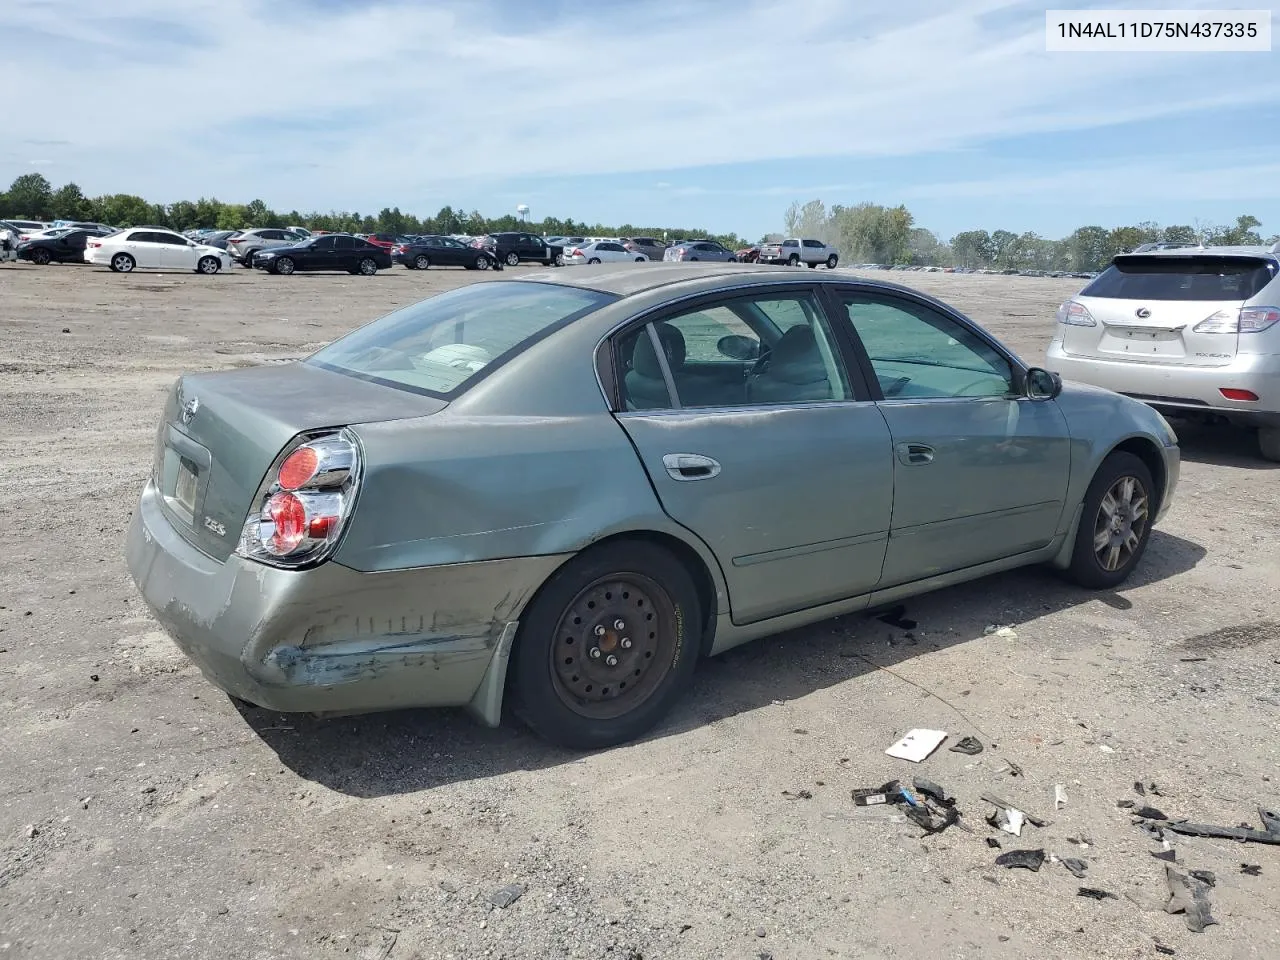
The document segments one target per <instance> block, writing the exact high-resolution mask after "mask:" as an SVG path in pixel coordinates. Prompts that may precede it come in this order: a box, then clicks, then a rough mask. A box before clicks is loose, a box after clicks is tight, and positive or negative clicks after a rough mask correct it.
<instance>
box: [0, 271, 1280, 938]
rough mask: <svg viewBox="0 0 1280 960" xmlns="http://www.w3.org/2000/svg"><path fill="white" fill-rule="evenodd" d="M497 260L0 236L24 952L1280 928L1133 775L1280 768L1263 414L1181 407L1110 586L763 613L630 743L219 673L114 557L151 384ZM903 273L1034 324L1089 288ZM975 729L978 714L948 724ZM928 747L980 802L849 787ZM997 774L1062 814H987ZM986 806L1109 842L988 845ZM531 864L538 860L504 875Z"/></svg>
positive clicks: (0, 872)
mask: <svg viewBox="0 0 1280 960" xmlns="http://www.w3.org/2000/svg"><path fill="white" fill-rule="evenodd" d="M518 272H520V271H511V273H518ZM511 273H508V274H505V275H498V276H499V277H500V276H510V275H511ZM879 276H881V277H883V276H884V275H883V274H880V275H879ZM492 279H495V277H494V276H493V275H488V276H485V275H476V274H473V273H465V272H463V271H431V272H430V273H425V274H420V273H414V272H409V271H405V270H396V271H393V272H391V273H387V274H382V275H379V276H378V277H375V278H372V279H365V278H356V277H348V276H346V275H341V276H294V277H289V278H284V277H279V278H276V277H267V276H264V275H253V274H250V273H249V272H248V271H244V270H236V271H235V272H233V273H232V274H229V275H223V276H215V277H198V276H187V275H164V276H159V275H155V274H137V275H133V276H127V277H126V276H116V275H113V274H110V273H108V272H104V271H97V270H94V269H90V268H87V267H75V266H70V267H68V266H61V267H59V266H53V267H46V268H43V269H42V268H36V267H31V266H27V265H4V266H0V337H2V339H0V426H2V428H3V429H0V481H3V484H4V489H5V490H6V491H7V495H6V496H5V497H4V498H3V499H2V500H0V522H2V523H3V527H2V529H3V531H4V536H5V540H6V546H7V549H6V550H5V551H4V554H3V557H0V722H2V723H3V729H4V734H5V735H4V736H3V737H0V769H2V770H3V771H4V775H3V778H2V779H0V845H3V848H4V854H3V859H2V860H0V956H3V957H15V958H16V957H23V958H41V960H53V958H94V960H104V958H126V957H127V958H131V960H133V958H172V957H178V956H182V957H233V958H283V957H306V958H309V960H320V958H327V957H347V956H350V957H358V958H367V960H408V958H415V957H416V958H423V960H426V958H436V957H440V958H445V957H453V958H459V960H461V958H468V960H469V958H477V957H493V958H548V957H557V958H558V957H612V958H623V960H640V958H644V960H656V958H676V957H681V958H683V957H689V958H760V957H768V956H771V957H773V958H776V960H791V958H825V957H843V958H859V960H872V958H907V957H910V958H918V957H922V956H931V957H941V958H948V960H950V958H962V957H979V956H981V957H984V958H987V957H993V958H1000V957H1010V958H1014V957H1016V958H1027V957H1053V958H1055V960H1069V958H1090V960H1096V958H1111V957H1124V958H1133V957H1148V956H1153V957H1154V956H1159V955H1162V954H1161V951H1163V953H1164V954H1166V955H1167V954H1171V953H1173V952H1174V951H1176V955H1177V956H1193V957H1197V958H1200V957H1203V958H1224V960H1225V958H1230V960H1243V958H1254V957H1256V958H1264V957H1271V958H1274V957H1275V956H1276V955H1277V954H1276V950H1277V947H1276V944H1278V943H1280V909H1278V908H1280V855H1278V849H1280V848H1276V847H1269V846H1262V845H1258V844H1248V845H1246V844H1242V843H1236V842H1233V841H1227V840H1208V839H1193V838H1186V839H1183V840H1179V842H1177V843H1176V844H1175V848H1176V855H1177V857H1178V862H1179V864H1180V866H1179V868H1178V869H1207V870H1211V871H1213V872H1214V873H1215V874H1216V886H1215V887H1213V888H1212V889H1211V890H1210V891H1209V896H1210V900H1211V903H1212V911H1213V916H1214V917H1215V918H1216V919H1217V920H1218V923H1217V924H1216V925H1214V926H1210V927H1208V929H1207V930H1206V931H1205V932H1203V933H1193V932H1191V931H1190V930H1189V929H1188V927H1187V925H1186V923H1185V922H1184V918H1183V917H1182V916H1171V915H1168V914H1166V913H1165V912H1164V911H1163V910H1162V909H1161V907H1162V905H1163V902H1164V901H1165V900H1166V899H1167V890H1166V886H1165V881H1164V870H1165V864H1164V863H1162V862H1161V861H1160V860H1157V859H1154V858H1153V857H1152V855H1151V854H1152V853H1153V852H1158V851H1159V850H1160V845H1159V843H1158V842H1154V841H1152V840H1150V839H1149V838H1148V837H1147V836H1146V835H1144V833H1143V832H1142V831H1140V830H1139V829H1138V828H1137V827H1135V826H1134V825H1133V824H1132V823H1131V817H1130V811H1129V810H1126V809H1121V808H1118V807H1117V801H1119V800H1128V801H1133V802H1136V803H1137V804H1139V805H1141V804H1144V803H1149V804H1152V805H1154V806H1157V807H1159V808H1160V809H1161V810H1163V811H1164V812H1165V813H1166V814H1168V815H1169V816H1171V817H1179V818H1189V819H1192V820H1197V821H1205V822H1212V823H1220V824H1228V825H1231V824H1237V823H1240V822H1242V821H1247V822H1249V823H1251V824H1256V808H1257V807H1258V805H1260V804H1274V805H1280V790H1278V789H1277V783H1276V778H1277V777H1280V770H1278V769H1277V758H1278V757H1280V753H1278V752H1277V732H1278V731H1277V726H1278V724H1277V718H1278V717H1280V627H1278V626H1277V621H1280V590H1278V589H1277V588H1280V550H1277V536H1276V516H1277V507H1276V492H1277V489H1278V488H1280V485H1278V484H1277V480H1280V473H1278V472H1277V471H1276V469H1275V467H1274V466H1272V465H1268V464H1265V463H1263V462H1261V461H1259V460H1257V459H1255V457H1254V452H1253V448H1252V446H1251V445H1250V441H1249V438H1248V437H1247V436H1245V435H1243V434H1236V433H1233V432H1229V431H1210V430H1205V429H1199V430H1192V429H1187V430H1185V431H1182V433H1183V439H1184V450H1183V455H1184V466H1183V479H1182V486H1181V488H1180V491H1179V497H1178V500H1177V502H1176V503H1175V506H1174V508H1173V510H1172V512H1171V513H1170V515H1169V517H1168V518H1167V520H1166V521H1165V522H1164V524H1163V525H1162V526H1161V527H1160V528H1159V530H1158V532H1157V533H1156V534H1155V536H1154V538H1153V540H1152V543H1151V547H1150V550H1149V551H1148V553H1147V555H1146V558H1145V561H1144V565H1143V566H1142V568H1141V569H1140V571H1139V572H1138V573H1137V575H1136V576H1135V577H1134V579H1133V580H1132V582H1131V583H1129V584H1127V585H1126V586H1125V588H1124V589H1122V590H1120V591H1118V592H1116V593H1110V594H1089V593H1084V592H1081V591H1080V590H1077V589H1075V588H1072V587H1070V586H1068V585H1066V584H1065V583H1064V582H1062V581H1060V580H1058V579H1056V578H1055V577H1054V576H1052V575H1051V574H1049V573H1047V572H1043V571H1038V570H1029V571H1021V572H1016V573H1011V574H1006V575H1001V576H996V577H992V578H989V579H986V580H983V581H980V582H977V583H974V584H970V585H967V586H964V587H959V588H954V589H950V590H945V591H942V592H940V593H936V594H933V595H930V596H927V597H923V598H920V599H918V600H916V601H914V602H912V603H910V604H908V609H907V613H906V615H907V616H908V617H910V618H911V619H913V620H916V621H917V622H918V625H917V627H916V628H915V629H914V630H911V631H907V630H905V629H903V628H902V627H894V626H890V625H888V624H886V623H883V622H879V621H876V620H872V619H868V618H865V617H851V618H846V619H841V620H836V621H830V622H826V623H822V624H818V625H816V626H813V627H809V628H806V629H803V630H797V631H792V632H791V633H788V634H784V635H780V636H776V637H772V638H769V639H766V640H762V641H759V642H756V643H754V644H751V645H748V646H746V647H744V648H740V649H738V650H736V651H732V652H730V653H729V654H727V655H725V656H723V657H720V658H718V659H717V660H715V661H710V662H707V663H705V664H704V665H703V667H702V669H701V670H700V673H699V677H698V680H697V682H696V686H695V690H694V693H693V695H692V696H691V697H689V698H688V700H687V701H686V702H685V703H684V704H683V705H682V706H681V707H680V708H679V709H678V710H677V711H676V713H675V715H674V716H673V717H672V718H671V719H670V721H669V722H668V723H667V724H665V725H664V726H663V727H662V728H661V729H659V730H658V731H656V732H655V733H654V734H653V736H651V737H650V738H649V739H647V740H645V741H644V742H641V743H636V744H633V745H630V746H626V747H623V748H620V749H615V750H611V751H607V752H603V753H598V754H592V755H580V754H572V753H566V752H563V751H559V750H555V749H552V748H549V747H547V746H545V745H544V744H543V743H541V742H540V741H538V740H537V739H535V738H534V737H533V736H532V735H531V734H530V733H529V732H527V731H526V730H525V729H523V728H522V727H521V726H520V725H519V724H518V723H517V722H515V721H513V720H512V721H508V722H507V723H506V724H505V725H504V726H503V727H502V728H501V729H498V730H483V729H480V728H478V727H476V726H474V725H473V724H472V723H471V722H470V721H469V720H468V719H467V718H465V717H464V716H462V715H461V714H458V713H453V712H448V711H417V712H404V713H396V714H387V715H380V716H374V717H365V718H352V719H340V720H323V721H322V720H317V719H313V718H310V717H306V716H303V717H299V716H285V715H280V714H274V713H270V712H267V711H263V710H258V709H252V708H243V709H237V708H236V707H235V706H234V705H233V704H232V703H231V702H230V701H229V700H228V699H227V698H226V697H225V696H223V695H221V694H220V693H219V692H218V691H217V690H215V689H214V688H212V687H211V686H210V685H208V684H207V683H206V682H205V681H204V680H203V679H202V678H201V676H200V674H199V673H198V671H197V670H196V669H195V668H193V667H192V666H190V665H189V664H188V663H187V662H186V660H185V659H184V658H183V657H182V656H181V655H180V654H179V653H178V652H177V650H176V649H175V648H174V647H173V645H172V644H171V643H170V642H169V641H168V639H167V638H166V637H165V636H164V635H163V634H162V633H160V632H159V631H158V628H157V626H156V625H155V623H154V622H153V621H152V620H151V619H150V618H149V617H148V616H147V615H146V613H145V611H144V609H143V607H142V605H141V603H140V601H139V600H138V599H137V598H136V596H135V594H134V591H133V587H132V584H131V582H130V580H129V577H128V574H127V572H126V570H125V566H124V563H123V559H122V547H123V534H124V530H125V528H126V525H127V522H128V518H129V515H130V512H131V510H132V509H133V507H134V504H135V501H136V497H137V494H138V492H139V490H140V489H141V486H142V483H143V480H144V478H145V476H146V474H147V471H148V468H149V462H150V451H151V444H152V439H153V436H154V431H155V426H156V422H157V417H158V415H159V410H160V404H161V399H162V391H164V390H165V389H167V387H168V385H169V384H170V383H171V382H172V380H173V378H174V376H175V375H176V374H177V373H178V372H180V371H181V370H191V369H224V368H228V367H232V366H237V365H244V364H249V363H258V362H262V361H264V360H270V359H273V358H280V357H294V356H298V355H300V354H301V353H303V352H304V351H307V350H309V349H311V348H313V347H314V346H316V345H318V344H320V343H323V342H325V341H328V340H330V339H332V338H334V337H336V336H338V335H339V334H341V333H343V332H345V331H346V330H348V329H350V328H352V327H353V326H355V325H357V324H359V323H362V322H364V321H366V320H368V319H371V318H373V317H375V316H377V315H379V314H381V313H383V312H386V311H387V310H389V309H391V308H393V307H397V306H401V305H403V304H406V303H409V302H412V301H414V300H417V299H420V298H422V297H424V296H427V295H429V294H432V293H435V292H438V291H441V290H444V289H448V288H451V287H454V286H457V285H459V284H462V283H468V282H473V281H476V280H481V281H485V280H492ZM893 279H899V280H904V281H905V282H908V283H911V284H914V285H917V286H919V287H921V288H923V289H926V290H928V291H929V292H931V293H935V294H937V295H939V296H941V297H943V298H944V299H947V300H948V301H950V302H951V303H954V304H955V305H956V306H958V307H960V308H961V309H963V310H965V311H967V312H969V313H970V314H971V315H972V316H974V317H975V318H976V319H978V320H979V321H981V322H982V323H984V324H985V325H986V326H987V327H988V328H990V329H991V330H992V331H994V332H995V333H996V334H997V335H998V336H1000V337H1002V338H1003V339H1004V340H1005V341H1006V342H1007V343H1009V344H1010V345H1011V346H1013V347H1014V348H1015V349H1016V350H1018V351H1019V352H1020V353H1021V354H1022V355H1023V356H1024V357H1025V358H1027V359H1028V360H1032V361H1035V360H1039V359H1041V358H1042V357H1043V349H1044V346H1045V344H1046V343H1047V340H1048V337H1049V333H1050V328H1051V324H1052V317H1053V309H1054V307H1055V306H1056V305H1057V303H1058V302H1059V301H1060V300H1062V299H1063V298H1064V297H1066V296H1069V295H1070V294H1071V293H1073V292H1074V291H1075V290H1076V289H1078V288H1079V285H1080V282H1079V281H1064V280H1049V279H1032V278H1018V277H979V276H954V275H926V274H897V275H894V277H893ZM991 626H999V627H1004V626H1008V627H1010V628H1011V630H1006V631H1000V632H989V630H988V628H989V627H991ZM912 727H933V728H937V729H942V730H946V731H948V732H949V733H950V734H951V738H950V739H949V740H948V742H947V743H946V744H944V745H943V747H942V748H941V749H940V750H939V751H938V752H937V753H935V754H934V755H933V756H931V757H930V758H929V759H928V760H926V761H925V762H924V763H922V764H920V765H918V766H917V765H912V764H908V763H905V762H903V761H898V760H893V759H891V758H889V757H887V756H885V755H884V750H885V748H886V747H888V746H889V745H890V744H891V743H892V742H893V741H894V740H895V739H897V738H898V737H899V736H901V735H902V734H903V733H904V732H905V731H906V730H908V729H909V728H912ZM965 735H973V736H977V737H978V738H979V739H980V740H981V741H982V742H983V743H984V744H986V745H987V748H986V750H985V751H984V752H983V753H982V754H980V755H978V756H966V755H963V754H960V753H954V752H951V751H949V750H948V749H947V747H948V746H949V745H950V744H952V743H954V742H955V741H956V740H957V739H959V738H960V737H962V736H965ZM1011 764H1016V765H1017V768H1018V769H1020V771H1021V772H1020V775H1018V776H1014V775H1012V772H1011V770H1010V765H1011ZM913 774H921V775H924V776H927V777H929V778H931V779H933V780H936V781H938V782H940V783H942V784H943V785H945V786H946V787H947V788H948V789H949V790H950V791H951V792H952V793H953V794H954V795H955V796H956V798H957V801H958V807H959V809H960V810H961V811H962V813H963V815H964V816H963V821H962V824H963V826H964V827H967V828H968V829H967V830H966V829H961V828H960V827H953V828H951V829H949V830H947V831H946V832H945V833H942V834H939V835H936V836H929V837H922V835H921V834H922V831H921V829H920V828H919V827H917V826H916V825H915V824H913V823H910V822H908V821H906V820H905V819H904V817H903V816H902V813H901V808H899V807H879V808H874V807H873V808H861V807H855V806H854V804H853V802H852V800H851V798H850V791H851V789H852V788H858V787H867V786H876V785H879V784H881V783H883V782H885V781H887V780H890V779H892V778H897V777H906V778H910V776H912V775H913ZM1135 781H1139V782H1142V783H1144V784H1147V783H1155V784H1156V785H1157V788H1158V794H1155V793H1153V792H1152V791H1150V790H1148V791H1147V796H1146V797H1142V796H1139V795H1138V793H1137V792H1136V791H1135V789H1134V783H1135ZM1055 784H1061V785H1062V786H1063V788H1064V789H1065V792H1066V795H1067V798H1068V800H1067V803H1066V805H1065V806H1063V807H1062V809H1059V810H1055V805H1054V803H1053V787H1054V785H1055ZM800 791H806V792H807V793H806V794H801V793H800ZM983 793H994V794H996V795H998V796H1001V797H1005V798H1007V799H1009V800H1010V801H1013V802H1015V803H1019V804H1023V805H1025V807H1026V808H1027V809H1028V810H1029V811H1030V812H1032V813H1034V814H1038V815H1039V816H1040V817H1041V818H1043V819H1045V820H1048V821H1051V822H1050V823H1049V825H1047V826H1045V827H1043V828H1036V827H1032V826H1028V827H1026V828H1025V829H1024V831H1023V835H1022V837H1021V838H1015V837H1012V836H1009V835H1007V834H1002V833H999V832H998V831H996V830H993V829H992V828H991V827H989V826H988V825H987V824H986V823H985V822H984V819H985V817H986V816H987V814H988V813H990V812H991V809H992V808H991V806H990V805H989V804H987V803H984V802H982V801H981V800H980V799H979V797H980V795H981V794H983ZM995 837H998V838H999V842H1000V843H1002V845H1003V848H1004V850H1006V851H1007V850H1010V849H1018V848H1025V849H1043V850H1045V852H1046V854H1056V855H1057V856H1058V857H1078V858H1081V859H1083V860H1085V861H1086V863H1087V865H1088V870H1087V873H1086V875H1085V878H1084V879H1083V880H1077V879H1076V878H1075V877H1073V876H1072V875H1071V874H1070V873H1069V872H1068V871H1067V870H1066V869H1065V868H1064V867H1063V866H1062V865H1061V864H1060V863H1055V862H1046V863H1045V864H1044V866H1043V868H1042V869H1041V870H1039V871H1038V872H1030V871H1027V870H1017V869H1013V870H1010V869H1005V868H1002V867H1000V866H997V865H995V863H994V859H995V856H996V855H997V854H999V853H1001V851H1000V850H996V849H993V848H991V847H990V846H988V842H987V841H988V838H995ZM1079 841H1084V842H1079ZM1086 844H1087V845H1086ZM1242 863H1250V864H1256V865H1259V866H1260V867H1261V870H1260V873H1259V875H1257V876H1254V875H1250V874H1247V873H1243V872H1242V870H1241V864H1242ZM509 884H518V885H520V887H521V888H523V890H524V893H523V896H521V897H520V898H519V899H518V900H516V901H515V902H513V903H511V904H510V905H508V906H506V907H505V908H500V907H497V906H494V905H492V904H491V902H490V898H491V895H493V894H494V892H495V891H497V890H499V888H502V887H504V886H506V885H509ZM1081 886H1087V887H1094V888H1099V889H1102V890H1105V891H1108V892H1109V893H1112V894H1114V895H1115V898H1114V899H1110V898H1109V899H1105V900H1100V901H1096V900H1093V899H1089V898H1087V897H1081V896H1079V895H1078V893H1077V891H1078V889H1079V888H1080V887H1081ZM496 899H500V898H496ZM1268 944H1269V946H1268Z"/></svg>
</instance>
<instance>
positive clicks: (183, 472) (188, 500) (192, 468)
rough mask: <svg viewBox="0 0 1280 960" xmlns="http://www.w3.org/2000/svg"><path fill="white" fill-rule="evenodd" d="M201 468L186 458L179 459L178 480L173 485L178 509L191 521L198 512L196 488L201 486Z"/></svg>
mask: <svg viewBox="0 0 1280 960" xmlns="http://www.w3.org/2000/svg"><path fill="white" fill-rule="evenodd" d="M199 481H200V468H199V467H197V466H196V465H195V464H194V463H192V462H191V461H190V460H188V459H187V458H186V457H179V458H178V478H177V481H176V482H175V483H174V485H173V499H174V501H175V505H176V506H177V508H178V509H179V510H180V511H182V512H183V513H185V514H186V515H187V517H188V519H190V518H191V517H194V516H195V512H196V488H197V487H198V486H199Z"/></svg>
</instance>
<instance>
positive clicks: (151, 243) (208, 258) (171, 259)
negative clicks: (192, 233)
mask: <svg viewBox="0 0 1280 960" xmlns="http://www.w3.org/2000/svg"><path fill="white" fill-rule="evenodd" d="M84 259H85V261H86V262H88V263H95V264H98V265H100V266H105V267H110V268H111V269H112V270H114V271H115V272H116V273H129V272H131V271H132V270H134V269H135V268H142V269H144V270H190V271H194V272H196V273H217V272H218V271H219V270H225V269H228V268H229V267H230V266H231V255H230V254H229V253H227V251H225V250H219V249H218V248H217V247H206V246H205V245H204V244H201V243H196V241H194V240H189V239H187V238H186V237H184V236H181V235H180V234H177V233H174V232H173V231H172V230H165V229H163V228H162V227H136V228H134V229H132V230H121V231H120V232H119V233H113V234H111V236H109V237H91V238H90V239H89V243H88V244H87V245H86V246H85V248H84Z"/></svg>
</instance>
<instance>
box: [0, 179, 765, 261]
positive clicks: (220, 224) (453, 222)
mask: <svg viewBox="0 0 1280 960" xmlns="http://www.w3.org/2000/svg"><path fill="white" fill-rule="evenodd" d="M7 217H19V218H23V219H32V220H84V221H89V222H93V223H106V224H110V225H112V226H116V227H134V226H138V225H139V224H147V225H149V226H157V227H168V228H170V229H171V230H178V231H182V230H190V229H193V228H195V227H212V228H214V229H217V230H243V229H246V228H248V227H288V226H300V227H306V228H307V229H308V230H330V231H339V232H347V233H394V234H437V233H438V234H452V233H465V234H468V235H470V236H477V235H482V234H486V233H497V232H499V231H502V230H528V231H530V232H532V233H538V234H545V235H547V236H557V235H558V236H632V237H659V238H661V237H663V236H664V234H665V235H666V236H667V238H669V239H671V240H676V239H679V238H683V237H699V238H706V239H710V240H718V241H719V242H721V243H723V244H725V245H726V246H730V247H735V248H736V247H740V246H743V245H744V243H745V241H743V239H742V238H741V237H738V236H736V235H734V234H714V233H710V232H708V231H705V230H701V229H697V228H690V227H671V226H665V227H663V226H638V225H635V224H630V223H624V224H622V225H621V226H609V225H606V224H601V223H586V222H582V221H576V220H572V219H565V220H561V219H559V218H556V217H544V218H543V219H541V220H530V221H528V222H526V221H523V220H520V219H519V218H517V217H515V216H514V215H507V216H502V217H485V216H484V215H483V214H481V213H480V211H478V210H472V211H471V212H470V213H468V212H466V210H464V209H463V208H462V207H458V208H457V209H455V208H453V207H451V206H445V207H442V208H441V209H440V210H439V212H438V213H436V215H435V216H433V217H418V216H415V215H413V214H409V213H403V212H401V210H400V208H399V207H384V208H383V209H382V210H380V211H379V212H378V213H377V214H361V213H358V212H346V211H343V212H338V211H331V212H329V213H320V212H311V213H302V212H300V211H298V210H290V211H288V212H287V213H281V212H277V211H275V210H272V209H271V208H270V207H268V206H267V205H266V203H264V202H263V201H262V200H253V201H250V202H249V203H223V202H222V201H221V200H217V199H213V198H205V197H201V198H200V199H199V200H194V201H193V200H179V201H177V202H176V203H169V204H163V203H149V202H147V201H146V200H145V199H143V198H142V197H138V196H134V195H133V194H127V193H114V194H106V195H103V196H100V197H86V196H85V195H84V193H83V192H82V191H81V189H80V187H79V186H77V185H76V184H74V183H68V184H66V185H64V186H61V187H58V188H57V189H54V188H53V185H52V184H51V183H50V182H49V181H48V179H47V178H45V177H44V176H43V175H42V174H39V173H26V174H23V175H22V176H20V177H18V178H17V179H16V180H14V181H13V183H12V185H11V186H10V187H9V189H8V190H7V191H5V192H4V193H0V220H3V219H5V218H7Z"/></svg>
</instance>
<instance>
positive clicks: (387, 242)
mask: <svg viewBox="0 0 1280 960" xmlns="http://www.w3.org/2000/svg"><path fill="white" fill-rule="evenodd" d="M362 239H364V240H367V241H369V243H372V244H373V245H374V246H375V247H381V248H382V249H383V250H388V251H389V250H391V249H392V248H393V247H395V245H396V244H397V243H399V241H400V238H399V237H397V236H396V235H395V234H394V233H368V234H365V235H364V236H363V238H362Z"/></svg>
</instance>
